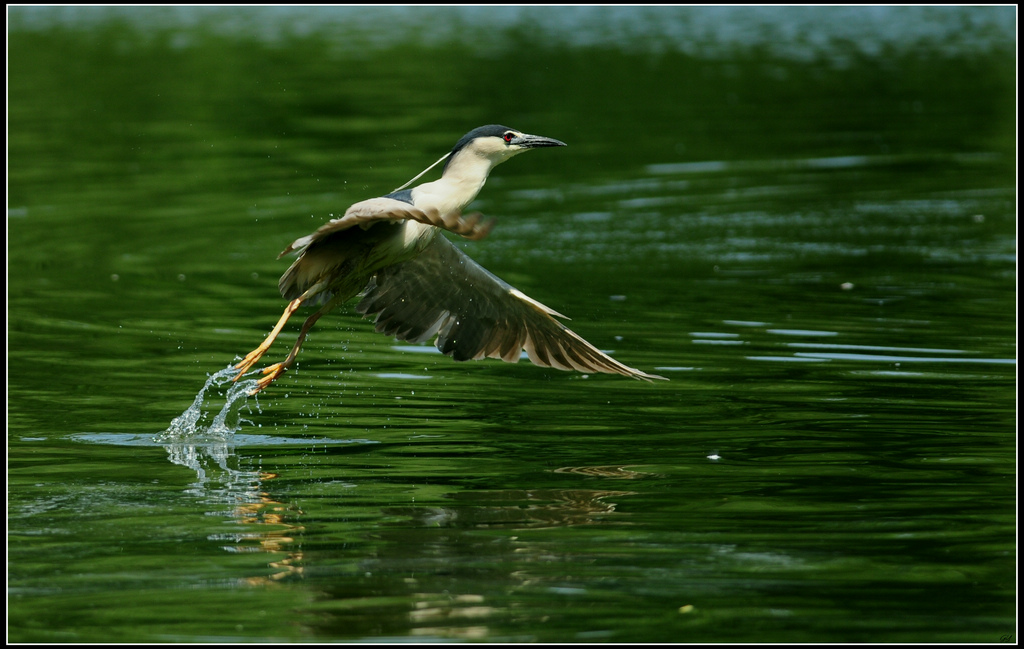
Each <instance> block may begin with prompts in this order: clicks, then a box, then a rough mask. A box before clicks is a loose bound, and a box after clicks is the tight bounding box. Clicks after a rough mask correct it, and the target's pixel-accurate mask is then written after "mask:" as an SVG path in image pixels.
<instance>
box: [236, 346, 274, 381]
mask: <svg viewBox="0 0 1024 649" xmlns="http://www.w3.org/2000/svg"><path fill="white" fill-rule="evenodd" d="M268 349H270V345H267V346H266V347H264V346H263V345H260V346H259V347H257V348H256V349H254V350H252V351H251V352H249V353H248V354H246V355H245V358H243V359H242V360H241V361H239V362H238V363H237V364H236V365H235V369H236V370H240V371H239V372H238V376H236V377H235V378H234V380H235V381H237V380H238V379H240V378H242V375H243V374H245V373H246V372H248V371H249V370H251V369H252V366H253V365H255V364H256V363H258V362H259V360H260V359H261V358H263V355H264V354H266V353H267V350H268Z"/></svg>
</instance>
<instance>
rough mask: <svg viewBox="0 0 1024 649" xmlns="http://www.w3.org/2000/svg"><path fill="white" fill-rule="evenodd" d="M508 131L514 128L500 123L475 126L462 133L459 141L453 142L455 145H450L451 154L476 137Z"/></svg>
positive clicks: (496, 135)
mask: <svg viewBox="0 0 1024 649" xmlns="http://www.w3.org/2000/svg"><path fill="white" fill-rule="evenodd" d="M508 131H515V129H514V128H509V127H507V126H502V125H501V124H488V125H487V126H480V127H477V128H475V129H473V130H472V131H470V132H469V133H466V134H465V135H463V136H462V137H461V138H460V139H459V141H458V142H456V143H455V146H454V147H452V155H455V154H456V153H458V152H459V150H460V149H462V148H463V147H465V146H466V145H467V144H469V143H470V142H472V141H473V140H475V139H477V138H478V137H501V136H502V135H504V134H505V133H507V132H508Z"/></svg>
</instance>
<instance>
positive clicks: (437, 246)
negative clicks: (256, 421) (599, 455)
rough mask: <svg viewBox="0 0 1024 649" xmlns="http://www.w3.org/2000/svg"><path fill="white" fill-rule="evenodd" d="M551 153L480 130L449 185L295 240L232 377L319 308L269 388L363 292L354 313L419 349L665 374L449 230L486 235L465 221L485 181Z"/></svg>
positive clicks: (354, 214) (352, 211)
mask: <svg viewBox="0 0 1024 649" xmlns="http://www.w3.org/2000/svg"><path fill="white" fill-rule="evenodd" d="M552 146H565V143H563V142H559V141H558V140H553V139H551V138H547V137H540V136H537V135H527V134H525V133H520V132H519V131H517V130H515V129H511V128H508V127H507V126H499V125H496V124H492V125H490V126H481V127H480V128H477V129H473V130H472V131H470V132H469V133H467V134H466V135H465V136H463V137H462V139H460V140H459V141H458V142H457V143H456V144H455V147H454V148H453V149H452V150H451V153H449V154H448V155H447V156H445V157H447V158H448V161H447V163H445V166H444V171H443V172H442V174H441V178H440V180H435V181H434V182H429V183H424V184H422V185H418V186H416V187H414V188H412V189H403V188H399V189H398V190H395V191H394V192H392V193H390V194H388V195H387V196H383V197H381V198H371V199H369V200H366V201H362V202H360V203H356V204H355V205H353V206H352V207H350V208H348V211H346V212H345V215H344V216H342V217H341V218H339V219H333V220H331V221H329V222H327V223H326V224H324V225H323V226H321V227H320V228H319V229H317V231H316V232H314V233H313V234H310V235H308V236H305V237H302V238H300V239H296V240H295V242H294V243H292V244H291V245H290V246H288V247H287V248H285V249H284V251H283V252H282V253H281V255H279V258H280V257H281V256H284V255H286V254H288V253H290V252H293V251H298V254H299V258H298V259H296V260H295V263H293V264H292V265H291V267H289V268H288V270H287V271H285V273H284V275H282V276H281V281H280V282H279V283H278V286H279V288H280V289H281V295H282V296H283V297H284V298H285V299H288V300H291V301H290V302H289V303H288V306H287V308H285V310H284V314H283V315H282V316H281V319H280V320H278V322H277V325H275V326H274V329H273V330H272V331H271V332H270V334H269V335H268V336H267V338H266V340H264V341H263V343H262V344H261V345H260V346H259V347H257V348H256V349H254V350H253V351H252V352H250V353H249V354H248V355H247V356H246V357H245V358H244V359H242V361H241V362H240V363H238V364H237V365H236V366H235V368H236V369H238V370H239V374H238V376H237V377H235V380H236V381H237V380H238V378H240V377H241V376H242V375H243V374H245V373H246V372H248V371H249V370H250V369H251V368H252V366H253V365H255V364H256V363H257V362H258V361H259V360H260V358H261V357H262V356H263V354H264V353H266V351H267V350H268V349H269V348H270V346H271V344H273V342H274V339H275V338H277V336H278V334H280V333H281V330H282V329H283V328H284V325H285V323H286V322H287V321H288V318H290V317H291V315H292V314H293V313H295V311H296V310H297V309H298V308H299V307H300V306H302V305H303V304H322V305H323V306H322V307H321V308H320V310H319V311H317V312H316V313H314V314H313V315H311V316H309V317H308V318H307V319H306V321H305V323H303V325H302V329H301V330H300V331H299V338H298V340H296V341H295V346H294V347H292V351H291V353H290V354H288V357H287V358H286V359H285V360H284V361H282V362H280V363H276V364H274V365H271V366H270V367H267V368H266V369H264V370H263V374H264V376H263V378H261V379H260V380H259V381H258V383H257V387H256V388H255V389H254V390H253V391H252V394H255V393H257V392H259V391H260V390H262V389H264V388H266V387H267V386H268V385H270V384H271V383H272V382H273V381H274V379H276V378H277V377H279V376H280V375H281V374H282V373H283V372H284V371H285V370H287V369H288V368H289V367H291V365H292V363H294V362H295V357H296V355H297V354H298V353H299V348H300V347H302V342H303V341H304V340H305V339H306V335H307V334H308V333H309V330H310V329H311V328H312V327H313V325H314V324H315V323H316V321H317V320H319V319H320V318H321V317H322V316H323V315H324V314H326V313H328V312H330V311H331V310H332V309H334V308H335V307H336V306H338V305H339V304H342V303H344V302H346V301H348V300H349V299H351V298H352V297H354V296H356V295H357V294H360V293H362V299H361V300H360V301H359V303H358V304H357V305H356V311H358V312H359V313H362V314H363V315H366V316H369V315H376V329H377V331H379V332H380V333H382V334H387V335H390V336H394V337H396V338H399V339H401V340H405V341H408V342H414V343H420V342H424V341H427V340H429V339H430V338H431V337H433V336H436V337H437V340H436V344H437V348H438V349H440V350H441V352H443V353H444V354H447V355H448V356H451V357H452V358H453V359H455V360H457V361H465V360H470V359H474V360H476V359H481V358H500V359H501V360H503V361H506V362H510V363H515V362H516V361H517V360H519V356H520V354H521V352H522V351H524V350H525V351H526V354H527V356H528V357H529V358H530V360H531V361H533V363H534V364H535V365H540V366H543V367H554V368H558V369H560V370H579V371H581V372H606V373H610V374H622V375H624V376H629V377H632V378H635V379H643V380H646V381H650V380H651V379H662V378H664V377H661V376H657V375H654V374H647V373H645V372H641V371H640V370H636V369H633V368H632V367H628V366H626V365H623V364H622V363H620V362H618V361H617V360H615V359H614V358H612V357H610V356H608V355H607V354H604V353H603V352H601V351H600V350H598V349H597V348H596V347H594V346H593V345H591V344H590V343H588V342H587V341H586V340H583V338H581V337H580V336H578V335H577V334H575V333H574V332H572V331H570V330H569V329H568V328H566V327H565V326H564V325H562V324H561V323H560V322H558V321H557V320H555V317H560V318H565V316H563V315H561V314H560V313H558V312H557V311H554V310H553V309H550V308H548V307H546V306H544V305H543V304H541V303H540V302H538V301H536V300H534V299H532V298H530V297H527V296H526V295H524V294H523V293H522V292H520V291H518V290H516V289H515V288H513V287H512V286H509V285H508V284H506V283H505V282H503V281H502V280H500V279H498V278H497V277H495V276H494V275H492V274H491V273H489V272H488V271H487V270H485V269H484V268H483V267H482V266H480V265H479V264H477V263H476V262H474V261H473V260H472V259H470V258H469V257H467V256H466V255H465V253H463V252H462V251H461V250H459V249H458V248H456V247H455V246H454V245H452V244H451V242H449V241H448V239H446V238H445V237H444V236H443V235H441V234H440V233H441V231H442V230H447V231H449V232H453V233H455V234H458V235H461V236H463V237H466V238H467V239H481V238H483V237H485V236H487V233H488V232H490V229H491V226H492V225H493V221H491V220H484V221H482V220H481V219H480V214H479V213H474V214H470V215H468V216H462V210H463V209H465V207H466V206H467V205H469V204H470V202H472V200H473V199H474V198H476V195H477V193H479V192H480V189H481V188H482V187H483V186H484V182H485V181H486V180H487V174H489V173H490V172H491V169H493V168H494V167H495V166H497V165H499V164H501V163H502V162H504V161H506V160H508V159H509V158H511V157H512V156H514V155H517V154H519V153H522V152H523V151H528V150H530V149H537V148H540V147H552ZM445 157H442V158H441V160H444V158H445ZM441 160H438V162H441ZM434 164H437V163H434ZM429 169H430V168H429V167H428V169H427V171H429ZM424 173H426V171H424ZM422 175H423V174H422V173H421V174H420V175H419V176H417V177H416V178H413V180H412V181H409V183H406V186H407V185H409V184H411V183H412V182H413V181H415V180H417V179H418V178H419V177H420V176H422ZM403 187H404V186H403Z"/></svg>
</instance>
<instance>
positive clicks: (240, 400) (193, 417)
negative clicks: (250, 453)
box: [154, 365, 259, 444]
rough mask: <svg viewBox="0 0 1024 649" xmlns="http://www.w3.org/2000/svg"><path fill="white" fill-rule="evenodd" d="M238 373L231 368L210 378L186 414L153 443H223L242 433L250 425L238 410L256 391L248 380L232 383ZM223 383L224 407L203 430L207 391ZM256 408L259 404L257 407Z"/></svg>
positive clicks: (176, 419)
mask: <svg viewBox="0 0 1024 649" xmlns="http://www.w3.org/2000/svg"><path fill="white" fill-rule="evenodd" d="M237 373H238V370H236V369H235V368H234V366H232V365H228V366H227V367H226V368H224V369H222V370H220V371H219V372H217V373H215V374H213V375H211V376H210V378H208V379H207V380H206V384H205V385H204V386H203V387H202V388H201V389H200V390H199V393H198V394H197V395H196V398H195V400H194V401H193V402H192V405H191V406H189V407H188V408H187V409H186V410H185V412H183V413H181V414H180V415H178V416H177V417H175V418H174V419H173V420H172V421H171V424H170V426H168V427H167V430H165V431H163V432H162V433H160V434H158V435H157V436H156V437H155V438H154V441H156V442H157V443H160V444H167V443H172V444H173V443H181V442H201V441H211V442H223V441H227V440H229V439H231V437H232V436H233V435H234V434H235V433H236V432H238V431H239V430H241V428H242V424H250V425H251V424H252V422H251V421H250V420H248V419H244V418H242V416H241V412H240V411H241V407H242V406H243V405H244V404H245V403H246V397H248V396H249V393H250V392H252V390H254V389H255V388H256V380H255V379H247V380H245V381H239V382H237V383H232V380H233V379H234V377H235V376H236V375H237ZM225 383H231V385H230V387H229V388H228V391H227V395H225V403H224V406H223V407H221V409H220V412H218V413H217V414H216V415H215V416H214V417H213V421H212V422H211V423H210V425H209V426H204V425H203V421H204V420H205V419H206V418H207V417H208V416H209V412H206V413H204V412H203V404H204V401H205V400H206V393H207V391H208V390H209V389H210V388H211V387H214V386H217V387H220V386H222V385H224V384H225ZM236 406H237V407H236ZM256 407H257V409H258V408H259V402H257V405H256Z"/></svg>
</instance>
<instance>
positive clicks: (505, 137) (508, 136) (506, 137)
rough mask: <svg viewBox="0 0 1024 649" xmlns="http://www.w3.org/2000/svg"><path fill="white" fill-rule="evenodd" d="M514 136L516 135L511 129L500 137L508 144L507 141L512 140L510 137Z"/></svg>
mask: <svg viewBox="0 0 1024 649" xmlns="http://www.w3.org/2000/svg"><path fill="white" fill-rule="evenodd" d="M515 136H516V134H515V133H513V132H512V131H509V132H508V133H505V135H503V136H501V137H502V139H503V140H505V144H508V143H510V142H511V141H512V138H514V137H515Z"/></svg>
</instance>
